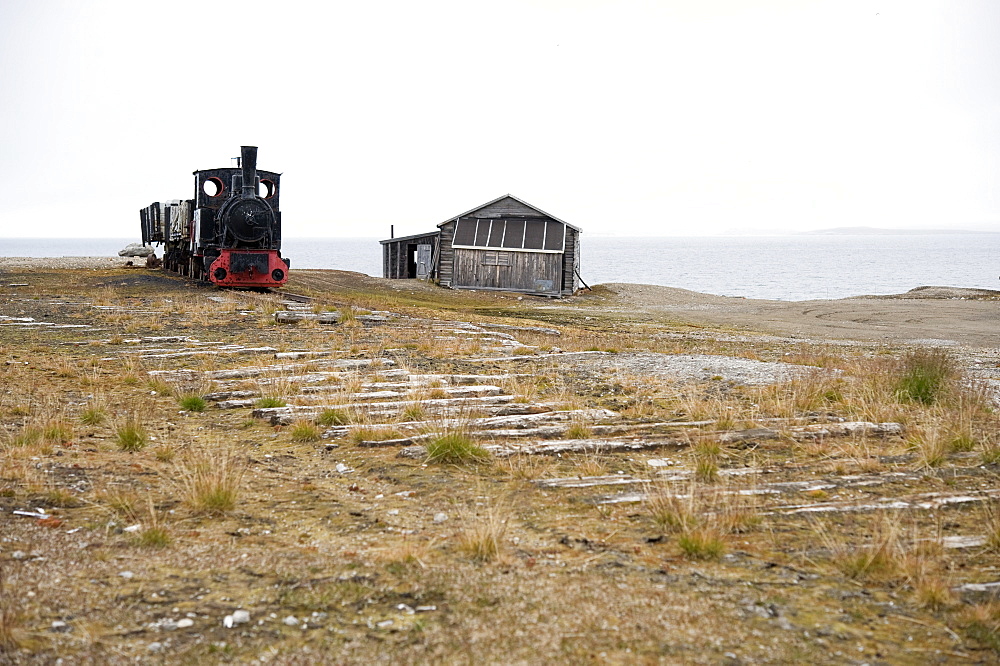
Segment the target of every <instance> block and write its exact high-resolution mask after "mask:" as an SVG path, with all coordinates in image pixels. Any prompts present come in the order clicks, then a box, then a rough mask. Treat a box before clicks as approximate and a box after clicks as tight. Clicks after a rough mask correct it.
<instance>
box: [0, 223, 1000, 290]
mask: <svg viewBox="0 0 1000 666" xmlns="http://www.w3.org/2000/svg"><path fill="white" fill-rule="evenodd" d="M132 242H136V239H134V238H61V239H52V238H0V256H5V257H63V256H67V257H69V256H74V257H76V256H111V257H114V256H117V255H118V250H120V249H121V248H123V247H125V246H126V245H127V244H129V243H132ZM381 252H382V249H381V245H379V243H378V239H377V238H285V239H284V243H283V247H282V254H283V255H284V256H286V257H289V258H290V259H291V262H292V265H291V268H292V270H295V269H296V268H335V269H339V270H345V271H356V272H359V273H365V274H368V275H374V276H381V274H382V254H381ZM580 273H581V276H582V278H583V280H584V282H585V283H586V284H588V285H595V284H601V283H606V282H631V283H639V284H655V285H664V286H668V287H679V288H682V289H690V290H692V291H698V292H703V293H708V294H718V295H721V296H742V297H746V298H766V299H774V300H784V301H802V300H812V299H834V298H847V297H849V296H859V295H866V294H900V293H904V292H906V291H909V290H910V289H913V288H915V287H920V286H949V287H971V288H980V289H1000V279H998V276H1000V233H955V234H859V235H847V234H836V235H811V234H802V235H791V236H706V237H689V236H684V237H652V238H639V237H601V236H587V235H585V234H584V235H582V236H581V271H580Z"/></svg>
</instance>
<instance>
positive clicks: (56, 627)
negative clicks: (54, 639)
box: [50, 620, 70, 634]
mask: <svg viewBox="0 0 1000 666" xmlns="http://www.w3.org/2000/svg"><path fill="white" fill-rule="evenodd" d="M50 631H55V632H57V633H60V634H64V633H66V632H67V631H70V627H69V625H68V624H66V623H65V622H63V621H62V620H53V622H52V626H51V627H50Z"/></svg>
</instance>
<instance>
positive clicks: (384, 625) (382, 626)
mask: <svg viewBox="0 0 1000 666" xmlns="http://www.w3.org/2000/svg"><path fill="white" fill-rule="evenodd" d="M375 626H376V627H378V628H379V629H385V628H387V627H391V626H392V620H382V621H381V622H378V623H376V624H375Z"/></svg>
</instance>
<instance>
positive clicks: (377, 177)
mask: <svg viewBox="0 0 1000 666" xmlns="http://www.w3.org/2000/svg"><path fill="white" fill-rule="evenodd" d="M242 144H251V145H257V146H260V154H259V160H258V164H259V166H260V167H261V168H263V169H268V170H274V171H280V172H283V173H284V179H283V182H282V186H283V188H284V189H283V192H282V197H283V198H282V212H283V221H284V232H285V234H286V235H287V236H378V237H388V231H389V225H390V224H395V225H396V234H397V235H404V234H411V233H417V232H422V231H428V230H432V229H433V228H434V225H435V224H436V223H438V222H441V221H442V220H444V219H447V218H449V217H451V216H453V215H456V214H458V213H461V212H464V211H465V210H467V209H469V208H472V207H474V206H476V205H478V204H481V203H485V202H486V201H489V200H491V199H493V198H496V197H497V196H500V195H501V194H504V193H507V192H510V193H512V194H515V195H516V196H519V197H520V198H522V199H524V200H526V201H528V202H530V203H532V204H534V205H536V206H538V207H540V208H542V209H543V210H546V211H548V212H549V213H552V214H554V215H556V216H558V217H560V218H562V219H564V220H566V221H568V222H571V223H573V224H575V225H577V226H580V227H582V228H583V230H584V232H585V233H588V234H617V235H629V236H632V235H636V236H638V235H679V234H680V235H690V234H695V235H699V234H712V233H719V232H723V231H730V230H734V231H738V232H751V231H753V230H760V229H767V230H809V229H817V228H825V227H836V226H862V225H865V226H878V227H933V228H955V229H960V228H961V229H975V228H981V229H991V230H1000V196H998V189H1000V170H998V160H1000V2H996V0H981V1H977V0H942V1H940V2H921V1H919V0H917V1H914V0H905V1H901V2H891V1H882V0H871V1H868V2H854V1H851V0H834V1H832V2H809V1H807V0H798V1H794V0H789V1H786V2H783V1H779V0H768V1H756V2H750V1H749V0H745V1H741V0H732V1H722V0H689V1H683V2H682V1H672V0H660V1H651V2H622V1H607V2H604V1H600V0H590V1H587V0H535V1H526V2H519V1H510V0H507V1H503V2H475V1H473V0H459V1H457V2H441V1H439V0H424V1H421V2H413V1H412V0H407V1H400V2H394V1H392V2H359V1H358V0H351V1H349V2H329V3H325V4H324V3H318V2H315V3H314V2H302V3H298V2H294V1H285V2H266V3H254V2H242V1H240V2H223V1H220V0H215V1H211V2H208V1H204V0H198V1H197V2H175V1H171V2H157V3H152V2H137V1H135V0H127V1H123V2H113V1H107V0H96V1H93V2H80V1H65V2H57V1H54V0H0V193H2V196H0V237H4V236H28V237H32V236H64V237H77V236H92V237H131V236H135V237H138V234H139V221H138V220H139V216H138V210H139V208H140V207H142V206H144V205H147V204H149V203H150V202H152V201H158V200H163V199H173V198H189V197H191V196H192V192H193V178H192V177H191V172H192V171H193V170H195V169H204V168H214V167H220V166H230V165H231V164H232V163H231V162H230V159H229V158H230V157H232V156H235V155H238V154H239V146H240V145H242Z"/></svg>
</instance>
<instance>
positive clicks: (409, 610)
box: [396, 604, 416, 615]
mask: <svg viewBox="0 0 1000 666" xmlns="http://www.w3.org/2000/svg"><path fill="white" fill-rule="evenodd" d="M396 610H398V611H402V612H403V613H404V614H406V615H413V614H414V613H415V612H416V611H415V610H413V608H412V607H410V606H407V605H406V604H399V605H398V606H396Z"/></svg>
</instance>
